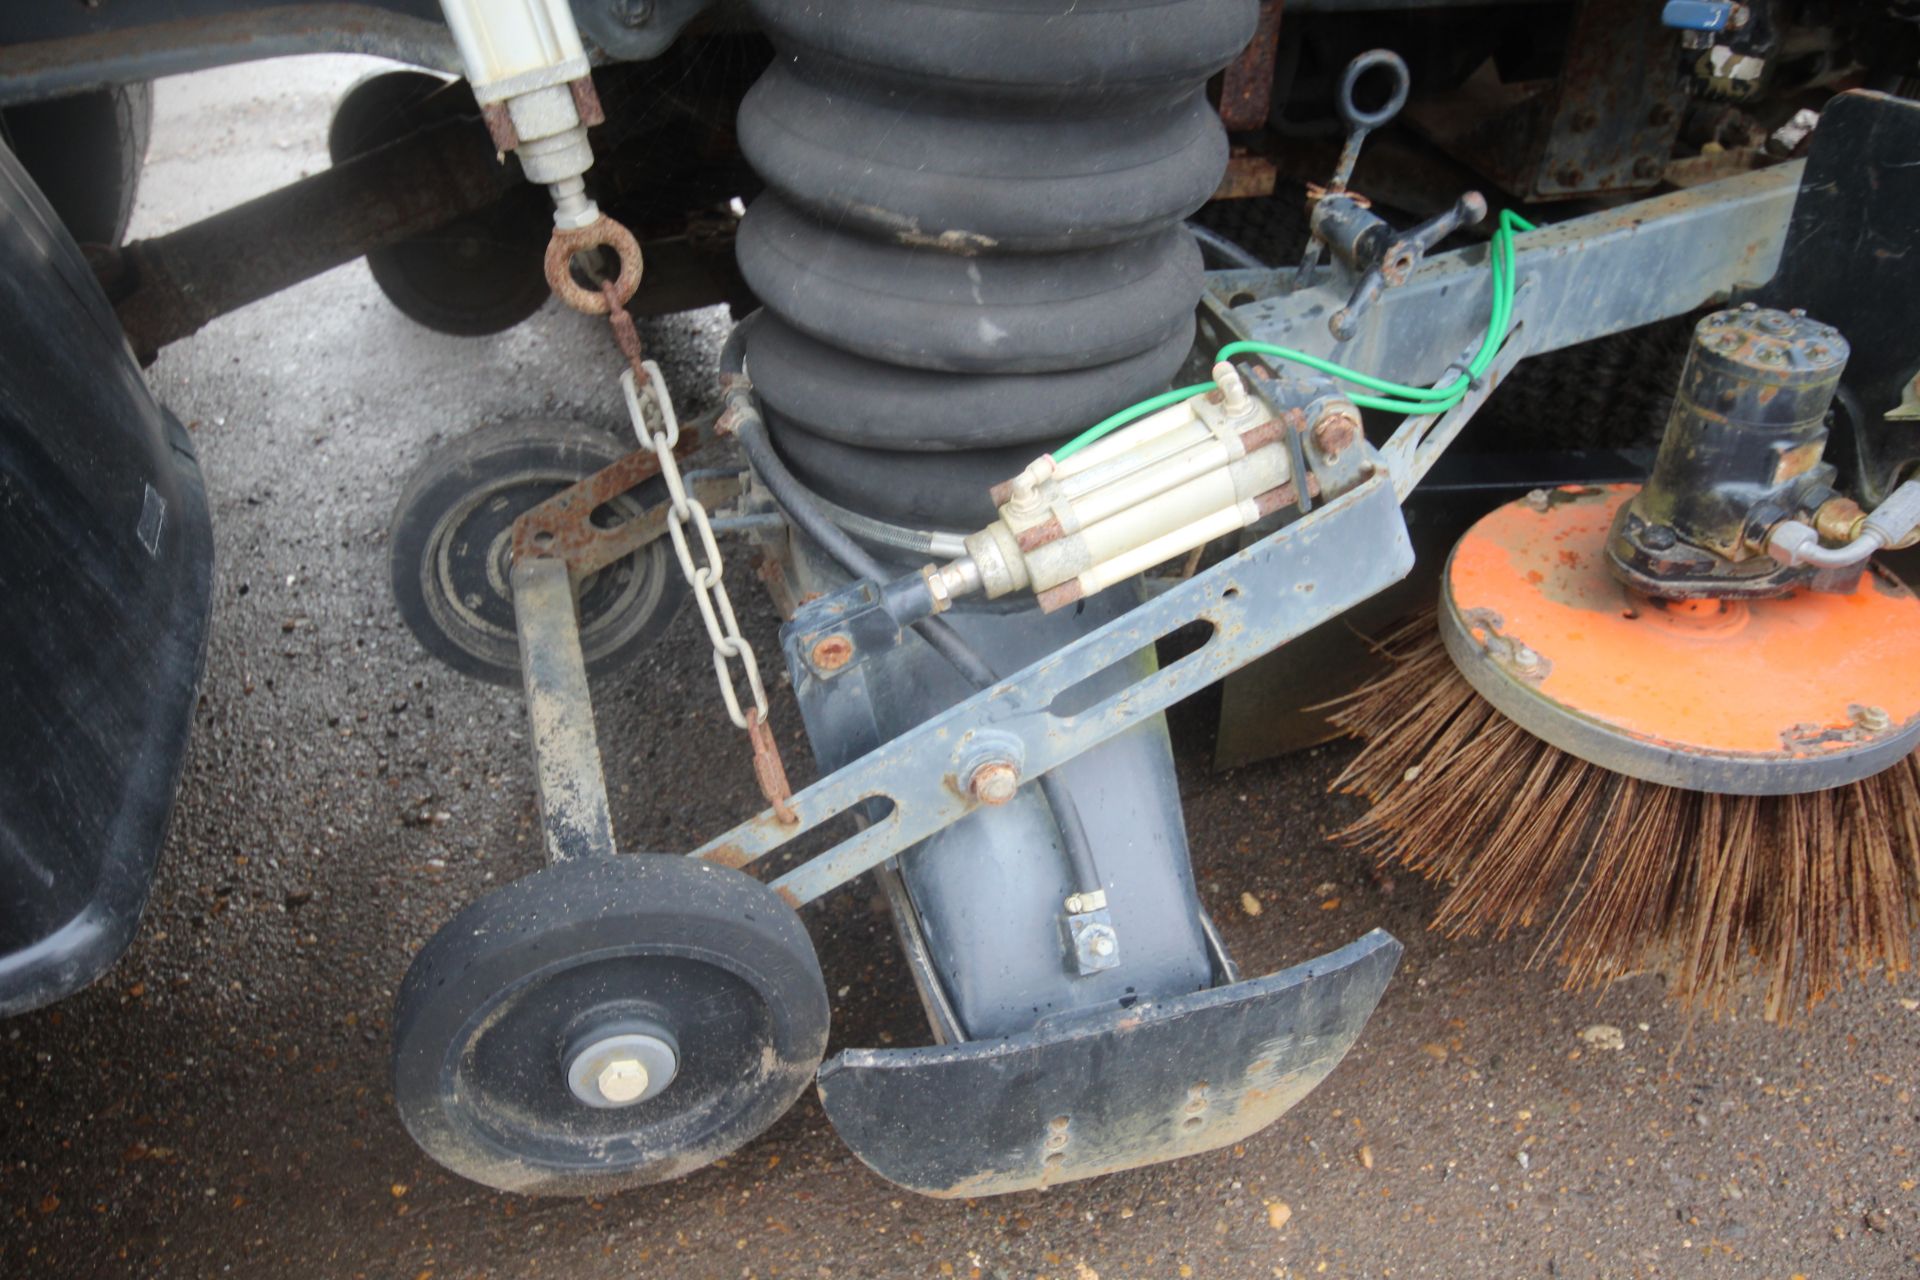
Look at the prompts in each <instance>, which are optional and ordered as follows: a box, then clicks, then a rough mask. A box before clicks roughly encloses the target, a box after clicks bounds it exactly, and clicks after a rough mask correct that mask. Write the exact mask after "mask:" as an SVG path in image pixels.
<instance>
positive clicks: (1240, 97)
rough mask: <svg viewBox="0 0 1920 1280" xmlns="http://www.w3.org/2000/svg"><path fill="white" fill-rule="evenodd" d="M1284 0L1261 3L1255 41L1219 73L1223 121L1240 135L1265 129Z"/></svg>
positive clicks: (1278, 48) (1277, 52)
mask: <svg viewBox="0 0 1920 1280" xmlns="http://www.w3.org/2000/svg"><path fill="white" fill-rule="evenodd" d="M1282 3H1283V0H1260V17H1259V19H1258V21H1257V22H1256V23H1255V24H1254V28H1253V39H1251V40H1249V41H1248V42H1247V47H1246V48H1245V49H1242V50H1241V51H1240V56H1239V57H1237V58H1235V59H1234V60H1233V61H1232V62H1229V63H1228V64H1227V65H1226V68H1225V69H1224V70H1222V71H1221V73H1220V122H1221V123H1222V124H1224V125H1226V126H1227V128H1229V129H1231V130H1233V131H1235V132H1237V133H1240V132H1245V131H1246V130H1249V129H1264V128H1265V127H1266V125H1267V113H1268V110H1269V108H1270V106H1271V104H1272V98H1273V66H1274V60H1275V58H1276V57H1277V55H1278V54H1279V52H1280V10H1281V7H1282Z"/></svg>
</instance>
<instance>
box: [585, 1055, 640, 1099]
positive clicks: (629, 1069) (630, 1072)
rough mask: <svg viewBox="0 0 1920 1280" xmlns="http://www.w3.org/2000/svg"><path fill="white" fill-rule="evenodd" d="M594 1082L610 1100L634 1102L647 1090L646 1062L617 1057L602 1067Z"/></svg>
mask: <svg viewBox="0 0 1920 1280" xmlns="http://www.w3.org/2000/svg"><path fill="white" fill-rule="evenodd" d="M594 1083H595V1084H596V1085H598V1086H599V1089H600V1096H601V1097H603V1098H605V1099H606V1100H607V1101H608V1102H632V1101H633V1100H634V1099H635V1098H638V1097H639V1096H640V1095H641V1094H643V1093H645V1092H646V1091H647V1084H648V1083H649V1082H648V1079H647V1068H646V1064H644V1063H643V1062H641V1061H640V1059H638V1058H615V1059H614V1060H613V1061H612V1062H609V1063H608V1064H607V1065H606V1066H604V1067H602V1068H600V1074H599V1075H598V1076H596V1077H595V1078H594Z"/></svg>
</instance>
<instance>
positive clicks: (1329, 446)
mask: <svg viewBox="0 0 1920 1280" xmlns="http://www.w3.org/2000/svg"><path fill="white" fill-rule="evenodd" d="M1359 434H1360V424H1359V423H1358V422H1355V421H1354V420H1353V418H1352V417H1351V416H1350V415H1348V414H1345V413H1330V414H1328V415H1327V416H1326V417H1324V418H1322V419H1320V421H1318V422H1316V423H1314V424H1313V443H1314V444H1315V445H1317V446H1318V447H1319V449H1320V456H1321V457H1323V458H1325V459H1326V460H1327V461H1328V462H1332V461H1334V460H1335V459H1337V458H1338V457H1339V456H1340V454H1341V452H1342V451H1344V450H1345V449H1346V448H1347V446H1348V445H1350V444H1352V443H1353V442H1354V440H1355V438H1356V437H1358V436H1359Z"/></svg>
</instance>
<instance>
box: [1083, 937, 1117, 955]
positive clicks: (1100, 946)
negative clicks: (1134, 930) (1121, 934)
mask: <svg viewBox="0 0 1920 1280" xmlns="http://www.w3.org/2000/svg"><path fill="white" fill-rule="evenodd" d="M1087 947H1088V949H1089V950H1091V951H1092V952H1093V954H1095V955H1097V956H1102V957H1104V956H1110V955H1112V954H1113V939H1112V937H1110V936H1109V935H1107V934H1104V933H1096V934H1094V935H1093V938H1092V940H1091V941H1089V942H1088V943H1087Z"/></svg>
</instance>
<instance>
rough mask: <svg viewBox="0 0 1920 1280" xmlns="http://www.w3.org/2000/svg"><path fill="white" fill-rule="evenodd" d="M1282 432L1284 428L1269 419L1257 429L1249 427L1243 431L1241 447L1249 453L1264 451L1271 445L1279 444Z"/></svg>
mask: <svg viewBox="0 0 1920 1280" xmlns="http://www.w3.org/2000/svg"><path fill="white" fill-rule="evenodd" d="M1281 432H1282V428H1281V426H1280V424H1279V423H1278V422H1276V421H1275V420H1273V419H1272V418H1269V419H1267V421H1265V422H1263V423H1261V424H1260V425H1259V426H1257V427H1249V428H1248V429H1247V430H1245V431H1242V432H1241V433H1240V447H1241V448H1243V449H1245V450H1246V451H1247V452H1248V453H1252V452H1254V451H1255V450H1257V449H1264V448H1266V447H1267V446H1268V445H1270V444H1279V443H1280V439H1281Z"/></svg>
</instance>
